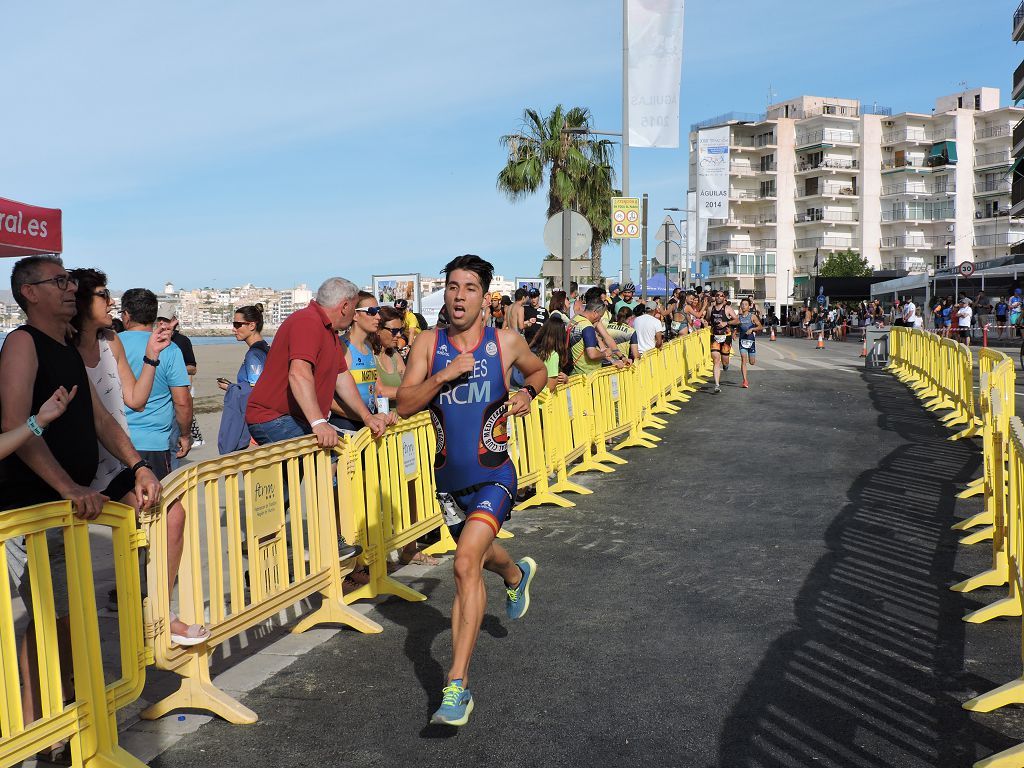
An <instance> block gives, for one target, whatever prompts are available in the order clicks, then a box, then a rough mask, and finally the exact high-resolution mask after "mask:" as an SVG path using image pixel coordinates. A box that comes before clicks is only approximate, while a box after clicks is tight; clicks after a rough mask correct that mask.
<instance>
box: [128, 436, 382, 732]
mask: <svg viewBox="0 0 1024 768" xmlns="http://www.w3.org/2000/svg"><path fill="white" fill-rule="evenodd" d="M349 460H351V456H348V457H346V456H344V455H342V456H341V457H339V462H338V463H339V464H341V465H343V466H345V462H346V461H349ZM334 480H335V472H334V467H333V465H332V462H331V457H330V455H329V454H328V453H326V452H325V451H322V450H320V449H319V448H317V444H316V439H315V438H314V437H311V436H309V437H302V438H296V439H294V440H288V441H285V442H281V443H274V444H272V445H266V446H263V447H261V448H255V449H252V450H248V451H239V452H237V453H232V454H228V455H226V456H222V457H220V458H219V459H213V460H210V461H204V462H200V463H198V464H193V465H191V466H187V467H183V468H181V469H179V470H178V471H176V472H174V473H172V474H171V475H169V476H168V477H167V478H166V479H165V481H164V500H163V501H162V502H161V506H160V507H159V509H157V510H155V512H154V513H153V514H150V515H145V516H144V517H143V518H142V521H143V524H144V525H145V530H146V533H147V535H148V537H149V541H150V558H149V570H148V575H149V585H150V595H149V600H148V601H147V610H146V636H147V638H148V639H149V640H150V642H151V643H152V647H153V651H154V656H155V660H156V664H157V666H159V667H160V668H161V669H166V670H170V671H172V672H176V673H177V674H178V675H180V676H181V677H182V682H181V687H180V688H179V689H178V690H177V691H176V692H175V693H173V694H171V695H170V696H168V697H167V698H165V699H162V700H161V701H159V702H157V703H155V704H153V705H152V706H151V707H149V708H148V709H146V710H145V711H144V712H143V713H142V717H143V718H145V719H149V720H152V719H156V718H158V717H161V716H162V715H164V714H166V713H168V712H170V711H172V710H174V709H178V708H182V707H189V708H192V709H205V710H207V711H209V712H212V713H214V714H216V715H219V716H220V717H222V718H224V719H225V720H228V721H229V722H232V723H253V722H255V721H256V719H257V718H256V713H255V712H253V711H252V710H250V709H249V708H248V707H245V706H244V705H242V704H241V703H240V702H238V701H237V700H236V699H234V698H233V697H231V696H230V695H228V694H227V693H225V692H224V691H222V690H220V689H218V688H217V687H216V686H215V685H214V684H213V682H212V681H211V680H210V657H211V656H212V654H213V652H214V649H215V648H216V647H217V646H218V645H219V644H221V643H223V642H225V641H227V640H230V639H231V638H233V637H236V636H238V635H240V634H241V633H242V632H245V631H246V630H247V629H249V628H251V627H253V626H255V625H257V624H259V623H261V622H264V621H266V620H268V619H269V618H271V617H272V616H275V615H276V614H278V613H279V612H280V611H282V610H284V609H285V608H287V607H289V606H291V605H294V604H295V603H297V602H298V601H300V600H302V599H303V598H306V597H309V596H310V595H313V594H316V593H320V594H321V595H322V596H323V600H322V602H321V604H320V607H319V608H317V609H316V610H315V611H313V612H312V613H310V614H308V615H307V616H304V617H303V618H302V619H301V620H300V621H299V622H298V624H297V625H296V626H295V628H294V629H293V630H292V631H293V632H303V631H305V630H306V629H309V628H310V627H314V626H317V625H319V624H347V625H348V626H351V627H353V628H355V629H358V630H359V631H361V632H380V631H381V626H380V625H379V624H377V623H376V622H374V621H372V620H370V619H368V618H366V617H365V616H362V615H361V614H359V613H357V612H355V611H353V610H352V609H351V608H349V607H348V606H347V605H346V604H345V602H344V600H343V599H342V591H341V582H342V578H343V576H344V573H347V572H348V570H351V567H352V565H351V564H348V565H347V566H346V567H347V570H344V572H343V568H342V567H341V564H340V563H339V561H338V526H337V522H336V521H337V517H336V511H335V489H334ZM337 480H338V482H339V483H340V484H341V485H342V492H344V483H345V482H348V478H347V477H346V476H345V475H344V473H340V474H339V475H338V477H337ZM240 495H244V501H245V503H244V505H243V504H242V503H241V499H240ZM286 496H287V499H286ZM178 498H180V499H181V500H182V504H183V505H184V507H185V510H186V525H185V531H184V552H183V555H182V560H181V567H180V570H179V576H178V579H179V587H178V602H179V609H178V614H179V615H180V616H181V618H182V620H183V621H184V622H185V623H188V624H191V623H204V624H205V625H206V627H207V628H208V629H209V630H210V640H209V642H207V643H204V644H201V645H196V646H192V647H188V648H182V647H179V646H177V645H173V644H172V643H171V638H170V627H169V623H168V622H167V621H165V617H167V616H168V615H170V612H171V606H170V605H169V604H168V595H169V588H168V584H167V551H168V542H167V526H166V524H165V520H166V515H167V510H168V508H169V506H170V504H171V503H172V502H173V500H174V499H178ZM346 527H347V528H350V529H354V528H355V523H354V521H349V522H348V523H347V525H346ZM307 552H308V561H307ZM246 560H248V562H249V568H248V569H247V567H246ZM250 571H251V578H249V574H250ZM204 573H205V574H206V576H205V577H204ZM207 606H208V608H207Z"/></svg>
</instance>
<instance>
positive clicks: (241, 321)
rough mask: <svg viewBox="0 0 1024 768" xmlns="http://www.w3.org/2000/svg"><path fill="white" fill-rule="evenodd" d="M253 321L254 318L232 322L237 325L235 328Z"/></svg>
mask: <svg viewBox="0 0 1024 768" xmlns="http://www.w3.org/2000/svg"><path fill="white" fill-rule="evenodd" d="M251 322H252V320H234V321H232V323H231V324H232V325H233V326H235V328H241V327H242V326H243V325H249V323H251Z"/></svg>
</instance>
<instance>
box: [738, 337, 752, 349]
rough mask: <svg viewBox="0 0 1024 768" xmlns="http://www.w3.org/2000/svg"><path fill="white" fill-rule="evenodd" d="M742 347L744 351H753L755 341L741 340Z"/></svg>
mask: <svg viewBox="0 0 1024 768" xmlns="http://www.w3.org/2000/svg"><path fill="white" fill-rule="evenodd" d="M740 346H741V347H742V348H743V349H751V348H752V347H753V346H754V340H753V339H740Z"/></svg>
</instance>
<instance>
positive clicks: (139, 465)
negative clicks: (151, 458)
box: [132, 459, 153, 475]
mask: <svg viewBox="0 0 1024 768" xmlns="http://www.w3.org/2000/svg"><path fill="white" fill-rule="evenodd" d="M140 469H153V465H152V464H150V463H149V462H148V461H146V460H145V459H143V460H142V461H137V462H135V463H134V464H132V475H137V474H138V473H139V470H140Z"/></svg>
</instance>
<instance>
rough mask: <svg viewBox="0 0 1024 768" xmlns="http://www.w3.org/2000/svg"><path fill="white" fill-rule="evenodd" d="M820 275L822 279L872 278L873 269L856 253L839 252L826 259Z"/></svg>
mask: <svg viewBox="0 0 1024 768" xmlns="http://www.w3.org/2000/svg"><path fill="white" fill-rule="evenodd" d="M818 274H819V275H821V276H822V277H871V267H870V266H868V260H867V259H866V258H864V257H863V256H861V255H860V254H859V253H857V252H856V251H837V252H836V253H833V254H831V255H830V256H829V257H828V258H827V259H825V263H824V264H822V265H821V269H820V270H819V272H818Z"/></svg>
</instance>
